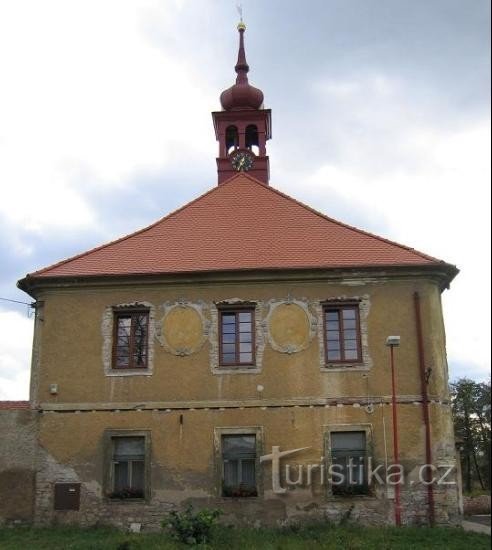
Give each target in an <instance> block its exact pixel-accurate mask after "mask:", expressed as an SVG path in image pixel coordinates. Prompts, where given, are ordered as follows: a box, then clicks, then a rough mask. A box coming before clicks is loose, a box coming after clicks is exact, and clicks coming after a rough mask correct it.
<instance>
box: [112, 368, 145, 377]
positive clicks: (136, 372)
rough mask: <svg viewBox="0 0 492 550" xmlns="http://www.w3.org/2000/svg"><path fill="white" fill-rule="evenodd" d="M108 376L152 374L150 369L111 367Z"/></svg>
mask: <svg viewBox="0 0 492 550" xmlns="http://www.w3.org/2000/svg"><path fill="white" fill-rule="evenodd" d="M105 375H106V376H152V371H151V370H150V369H111V370H110V371H106V372H105Z"/></svg>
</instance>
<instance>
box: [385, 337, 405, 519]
mask: <svg viewBox="0 0 492 550" xmlns="http://www.w3.org/2000/svg"><path fill="white" fill-rule="evenodd" d="M386 345H387V346H388V347H389V349H390V363H391V402H392V405H393V460H394V463H395V464H396V465H398V466H399V464H400V457H399V451H398V418H397V410H396V380H395V357H394V348H396V347H398V346H399V345H400V337H399V336H388V338H386ZM400 481H401V480H398V483H397V484H396V485H395V524H396V525H397V526H398V527H400V526H401V503H400Z"/></svg>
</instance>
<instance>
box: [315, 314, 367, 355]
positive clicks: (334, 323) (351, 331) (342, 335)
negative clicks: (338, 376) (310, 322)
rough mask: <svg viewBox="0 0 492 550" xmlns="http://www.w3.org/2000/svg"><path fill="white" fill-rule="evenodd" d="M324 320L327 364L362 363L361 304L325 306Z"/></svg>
mask: <svg viewBox="0 0 492 550" xmlns="http://www.w3.org/2000/svg"><path fill="white" fill-rule="evenodd" d="M323 320H324V342H325V360H326V363H361V362H362V352H361V339H360V317H359V304H358V303H355V304H354V303H349V304H347V303H343V304H329V305H325V306H324V308H323Z"/></svg>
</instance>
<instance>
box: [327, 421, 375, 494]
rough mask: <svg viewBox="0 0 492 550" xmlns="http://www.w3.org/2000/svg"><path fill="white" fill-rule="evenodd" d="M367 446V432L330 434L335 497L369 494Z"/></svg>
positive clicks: (332, 481)
mask: <svg viewBox="0 0 492 550" xmlns="http://www.w3.org/2000/svg"><path fill="white" fill-rule="evenodd" d="M366 445H367V444H366V432H365V431H346V432H344V431H337V432H331V433H330V447H331V448H330V452H331V467H332V471H333V474H332V479H331V492H332V494H333V495H338V496H354V495H365V494H367V493H368V484H367V447H366Z"/></svg>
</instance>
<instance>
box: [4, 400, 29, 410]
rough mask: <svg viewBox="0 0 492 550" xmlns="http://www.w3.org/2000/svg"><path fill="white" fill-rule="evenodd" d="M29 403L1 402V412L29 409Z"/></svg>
mask: <svg viewBox="0 0 492 550" xmlns="http://www.w3.org/2000/svg"><path fill="white" fill-rule="evenodd" d="M29 407H30V404H29V401H0V411H8V410H12V409H29Z"/></svg>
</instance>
